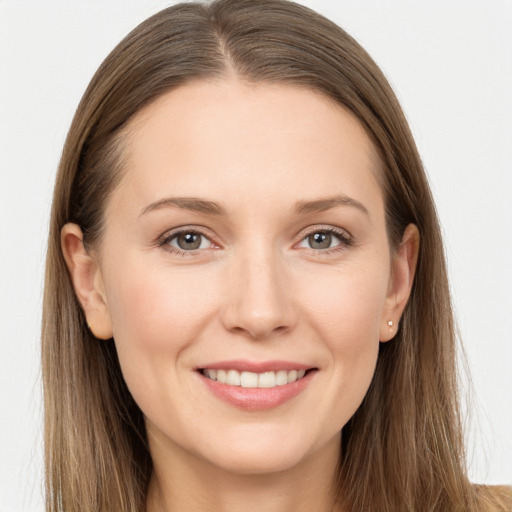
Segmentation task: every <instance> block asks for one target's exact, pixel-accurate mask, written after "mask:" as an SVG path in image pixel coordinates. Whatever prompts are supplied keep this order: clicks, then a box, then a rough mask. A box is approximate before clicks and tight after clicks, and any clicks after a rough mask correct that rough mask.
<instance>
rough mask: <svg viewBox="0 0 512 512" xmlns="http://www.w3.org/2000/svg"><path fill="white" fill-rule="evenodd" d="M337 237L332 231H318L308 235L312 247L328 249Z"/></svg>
mask: <svg viewBox="0 0 512 512" xmlns="http://www.w3.org/2000/svg"><path fill="white" fill-rule="evenodd" d="M333 238H336V237H333V236H332V235H331V233H325V232H320V231H319V232H317V233H312V234H311V235H309V236H308V237H307V239H308V242H309V246H310V247H311V249H328V248H329V247H331V242H332V239H333Z"/></svg>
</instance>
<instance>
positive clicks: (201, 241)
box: [168, 231, 210, 251]
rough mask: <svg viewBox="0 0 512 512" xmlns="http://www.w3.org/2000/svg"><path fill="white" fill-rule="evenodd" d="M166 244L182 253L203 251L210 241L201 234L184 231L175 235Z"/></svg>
mask: <svg viewBox="0 0 512 512" xmlns="http://www.w3.org/2000/svg"><path fill="white" fill-rule="evenodd" d="M168 244H169V245H170V246H171V247H175V248H177V249H181V250H183V251H194V250H196V249H205V248H207V247H209V246H210V241H209V240H208V239H207V238H206V237H205V236H204V235H202V234H201V233H196V232H194V231H184V232H182V233H176V234H175V235H173V236H172V238H170V239H169V242H168Z"/></svg>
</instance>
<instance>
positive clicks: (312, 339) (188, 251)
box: [64, 80, 409, 473]
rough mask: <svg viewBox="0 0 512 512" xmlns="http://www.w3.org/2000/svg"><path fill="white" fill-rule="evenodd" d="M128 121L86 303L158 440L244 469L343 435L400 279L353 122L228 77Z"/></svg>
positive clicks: (311, 96) (299, 457) (175, 95)
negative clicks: (91, 296)
mask: <svg viewBox="0 0 512 512" xmlns="http://www.w3.org/2000/svg"><path fill="white" fill-rule="evenodd" d="M127 133H128V135H127V139H126V145H127V148H128V149H127V155H126V156H127V159H126V162H127V163H126V167H125V169H124V170H123V178H122V181H121V183H120V185H119V187H118V188H117V189H116V190H115V191H114V192H113V193H112V195H111V198H110V200H109V203H108V206H107V209H106V213H105V231H104V236H103V239H102V242H101V246H100V247H99V249H98V252H97V253H96V259H95V261H96V262H97V263H98V266H97V267H96V266H94V265H92V263H91V265H92V266H91V269H92V272H90V273H89V275H94V281H93V288H94V292H93V293H96V294H97V296H98V297H100V299H99V302H100V303H101V302H103V305H101V304H100V306H98V305H97V304H96V306H94V308H93V310H92V311H91V310H90V309H89V310H88V306H87V304H86V305H85V306H84V308H85V310H86V314H87V317H88V320H89V321H90V323H91V328H92V330H93V331H94V330H95V324H96V325H101V326H105V325H107V326H110V325H111V330H112V332H111V333H108V332H106V331H108V330H109V329H110V327H107V328H106V331H105V329H104V328H103V327H102V329H103V330H102V331H101V332H97V335H98V336H99V337H108V335H109V334H113V337H114V339H115V344H116V347H117V351H118V354H119V360H120V364H121V368H122V371H123V375H124V378H125V380H126V383H127V385H128V387H129V389H130V391H131V393H132V394H133V397H134V399H135V400H136V402H137V403H138V405H139V407H140V408H141V410H142V412H143V413H144V415H145V417H146V423H147V430H148V436H149V439H150V444H151V447H152V450H153V451H158V453H169V454H172V453H178V452H179V453H181V454H182V455H183V454H185V455H184V456H186V457H192V458H195V457H198V458H200V459H201V460H202V461H203V462H204V461H206V462H207V463H211V464H213V465H215V466H217V467H220V468H224V469H228V470H232V471H238V472H249V473H251V472H265V471H275V470H282V469H287V468H291V467H293V466H294V465H296V464H298V463H300V462H303V461H305V460H308V458H310V457H314V455H315V454H317V453H321V452H322V449H326V448H327V447H328V449H329V450H338V448H339V432H340V429H341V428H342V427H343V425H344V424H345V423H346V422H347V421H348V420H349V418H350V417H351V416H352V415H353V414H354V412H355V411H356V409H357V408H358V406H359V405H360V403H361V401H362V399H363V397H364V395H365V393H366V391H367V389H368V386H369V384H370V381H371V379H372V376H373V373H374V369H375V364H376V360H377V352H378V347H379V340H382V341H386V340H388V339H390V338H391V337H392V336H393V334H394V327H389V325H388V321H389V320H392V321H393V322H394V323H395V325H396V323H397V321H398V319H399V315H400V313H401V308H402V307H403V303H404V300H403V297H402V295H403V293H402V288H404V286H405V288H407V287H408V286H409V284H407V285H405V284H404V283H405V282H406V281H407V283H408V278H407V276H405V274H404V272H406V270H404V269H405V268H406V267H407V262H406V261H405V260H406V259H407V257H402V261H401V260H400V254H398V255H397V256H396V261H395V259H392V257H391V251H390V248H389V246H388V240H387V236H386V225H385V212H384V201H383V194H382V191H381V189H380V187H379V185H378V183H377V180H376V176H377V175H378V173H379V172H380V168H379V160H378V158H377V156H376V154H375V151H374V149H373V147H372V144H371V143H370V141H369V139H368V137H367V136H366V134H365V132H364V130H363V129H362V128H361V126H360V124H359V122H358V121H357V120H356V119H355V118H354V117H353V116H352V115H351V114H349V113H348V112H347V111H345V110H344V109H342V108H341V107H340V106H336V105H334V104H333V103H332V102H330V101H329V100H328V99H326V98H324V97H323V96H321V95H319V94H318V93H315V92H312V91H310V90H306V89H303V88H296V87H291V86H284V85H265V84H259V85H258V84H257V85H248V84H244V83H242V82H240V81H236V80H231V81H224V82H215V83H214V82H194V83H190V84H188V85H185V86H182V87H181V88H179V89H177V90H174V91H172V92H170V93H168V94H166V95H164V96H163V97H161V98H160V99H158V100H157V101H155V102H154V103H152V104H151V105H150V106H149V107H147V108H145V109H144V110H143V111H141V112H140V113H138V114H137V115H136V117H135V118H134V119H133V120H132V121H131V122H130V126H129V130H127ZM64 245H66V244H64ZM397 262H398V263H397ZM404 262H405V263H404ZM392 269H393V274H392ZM406 273H407V272H406ZM397 276H398V277H397ZM404 276H405V277H404ZM405 288H404V289H405ZM404 293H408V292H404ZM98 329H99V328H98ZM99 330H101V329H99ZM214 379H217V380H214ZM226 379H227V381H226ZM223 381H224V382H223ZM154 455H155V454H154Z"/></svg>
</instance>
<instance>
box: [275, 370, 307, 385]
mask: <svg viewBox="0 0 512 512" xmlns="http://www.w3.org/2000/svg"><path fill="white" fill-rule="evenodd" d="M304 373H305V372H304ZM276 384H277V385H278V386H284V384H288V372H287V371H286V370H279V371H278V372H276Z"/></svg>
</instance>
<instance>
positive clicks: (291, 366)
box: [196, 361, 317, 411]
mask: <svg viewBox="0 0 512 512" xmlns="http://www.w3.org/2000/svg"><path fill="white" fill-rule="evenodd" d="M203 368H209V369H212V370H219V369H229V370H231V369H232V370H237V371H252V372H255V373H263V372H265V371H278V370H302V369H304V370H306V369H311V366H307V365H301V364H296V363H291V362H287V363H285V362H283V361H267V362H264V363H250V362H248V361H224V362H221V363H215V364H211V365H210V364H208V365H205V366H204V367H203ZM196 373H197V375H198V376H199V377H200V378H201V380H202V382H203V384H204V385H205V386H206V387H207V388H208V390H209V391H211V392H212V393H213V394H214V395H215V396H216V397H218V398H220V399H221V400H223V401H224V402H227V403H228V404H230V405H233V406H235V407H238V408H240V409H245V410H247V411H265V410H268V409H272V408H274V407H278V406H279V405H281V404H284V403H285V402H288V401H289V400H291V399H292V398H294V397H295V396H297V395H298V394H300V393H301V392H302V391H304V390H305V389H306V388H307V386H308V385H309V383H310V382H311V380H312V379H313V378H314V376H315V375H316V373H317V371H309V372H307V373H306V375H305V376H304V377H302V379H299V380H296V381H295V382H292V383H290V384H285V385H283V386H275V387H273V388H243V387H241V386H231V385H229V384H222V383H221V382H217V381H216V380H211V379H209V378H208V377H205V376H204V375H203V374H202V373H201V372H199V371H198V372H196Z"/></svg>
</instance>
